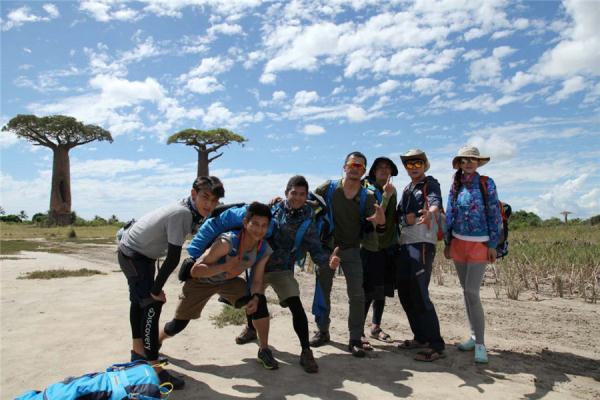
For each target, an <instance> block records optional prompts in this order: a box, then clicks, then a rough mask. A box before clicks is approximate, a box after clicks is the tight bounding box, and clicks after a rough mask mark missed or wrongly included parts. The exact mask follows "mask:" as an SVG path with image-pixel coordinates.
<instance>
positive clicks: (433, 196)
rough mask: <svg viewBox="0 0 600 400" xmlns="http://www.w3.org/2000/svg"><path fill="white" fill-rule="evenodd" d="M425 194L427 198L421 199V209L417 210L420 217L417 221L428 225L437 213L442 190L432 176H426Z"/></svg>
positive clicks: (440, 202)
mask: <svg viewBox="0 0 600 400" xmlns="http://www.w3.org/2000/svg"><path fill="white" fill-rule="evenodd" d="M426 195H427V199H423V209H422V210H419V214H421V217H420V218H419V222H417V223H418V224H426V225H427V226H430V224H431V220H432V219H434V216H435V215H437V213H438V212H439V210H440V209H441V207H442V191H441V189H440V184H439V183H438V181H436V180H435V179H433V178H431V179H430V178H429V177H428V178H427V189H426ZM425 200H427V201H425Z"/></svg>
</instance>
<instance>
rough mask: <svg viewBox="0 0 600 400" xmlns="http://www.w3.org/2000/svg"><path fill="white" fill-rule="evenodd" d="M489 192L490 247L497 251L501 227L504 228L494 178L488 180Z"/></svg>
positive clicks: (487, 216)
mask: <svg viewBox="0 0 600 400" xmlns="http://www.w3.org/2000/svg"><path fill="white" fill-rule="evenodd" d="M487 192H488V207H487V212H486V219H487V226H488V234H489V236H490V241H489V242H488V247H489V248H491V249H495V248H496V246H498V240H499V239H500V227H501V226H502V214H501V213H500V205H499V204H498V192H497V191H496V184H495V183H494V181H493V180H492V178H488V180H487Z"/></svg>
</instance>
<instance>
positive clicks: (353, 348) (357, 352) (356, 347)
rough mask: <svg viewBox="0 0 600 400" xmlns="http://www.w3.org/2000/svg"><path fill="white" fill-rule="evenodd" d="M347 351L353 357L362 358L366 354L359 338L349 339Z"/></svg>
mask: <svg viewBox="0 0 600 400" xmlns="http://www.w3.org/2000/svg"><path fill="white" fill-rule="evenodd" d="M348 351H349V352H350V353H352V355H353V356H354V357H358V358H363V357H364V356H366V355H367V353H365V350H364V349H363V344H362V342H361V341H360V340H351V341H350V343H349V344H348Z"/></svg>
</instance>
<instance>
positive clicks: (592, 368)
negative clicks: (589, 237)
mask: <svg viewBox="0 0 600 400" xmlns="http://www.w3.org/2000/svg"><path fill="white" fill-rule="evenodd" d="M75 250H76V251H75V253H72V254H49V253H39V252H24V253H22V254H21V255H19V256H18V258H19V259H13V257H11V258H10V259H6V260H2V261H0V263H1V267H0V289H1V295H0V297H1V303H0V304H1V308H0V312H1V316H0V322H1V324H2V333H1V337H0V339H1V343H0V346H1V352H2V353H1V362H0V387H1V389H0V390H1V393H0V398H3V399H4V398H13V397H14V396H16V395H18V394H19V393H21V392H23V391H25V390H28V389H32V388H43V387H44V386H46V385H48V384H51V383H54V382H56V381H59V380H62V379H63V378H65V377H66V376H69V375H80V374H83V373H87V372H92V371H99V370H103V369H104V368H106V367H107V366H108V365H110V364H111V363H114V362H120V361H124V360H126V359H127V357H128V351H129V346H130V339H129V326H128V300H127V299H128V296H127V287H126V284H125V280H124V279H123V276H122V274H121V273H120V272H119V271H118V265H117V264H116V261H115V253H114V251H115V248H114V246H98V245H96V246H83V247H81V246H80V247H77V248H76V249H75ZM49 268H67V269H78V268H95V269H99V270H101V271H103V272H106V275H96V276H91V277H84V278H67V279H54V280H48V281H38V280H18V279H16V278H17V276H19V275H20V274H22V273H23V272H27V271H33V270H39V269H49ZM297 277H298V280H299V281H300V283H301V286H302V291H303V301H304V305H305V309H307V310H308V309H309V308H310V307H309V305H310V300H311V296H312V291H313V285H314V278H313V277H312V276H311V275H309V274H307V273H302V272H299V273H298V274H297ZM179 290H180V285H179V283H177V281H176V278H175V277H172V278H171V279H170V280H169V282H168V283H167V285H166V290H165V291H166V293H167V296H168V303H167V304H166V306H165V308H164V311H163V321H167V320H168V319H170V318H171V317H172V315H173V312H174V308H175V306H176V300H177V295H178V293H179ZM431 293H432V299H433V301H434V303H435V305H436V308H437V310H438V314H439V316H440V320H441V321H440V322H441V326H442V333H443V335H444V338H445V339H446V341H447V343H448V344H449V346H448V351H447V354H448V357H447V358H446V359H444V360H440V361H438V362H435V363H431V364H427V363H417V362H415V361H413V360H412V357H413V356H414V354H413V353H412V352H410V351H398V350H395V349H394V346H393V345H389V344H384V343H380V342H376V341H372V344H373V345H375V347H376V349H375V351H374V352H373V353H371V354H370V357H369V358H367V359H362V360H361V359H355V358H353V357H352V356H350V355H349V354H348V353H347V352H346V351H345V344H346V341H347V333H346V315H347V307H348V306H347V299H346V295H345V283H344V278H343V277H336V279H335V282H334V294H333V296H334V297H333V307H332V320H333V322H332V329H331V333H332V339H333V342H332V345H331V346H324V347H322V348H318V349H315V350H314V351H315V356H316V358H317V361H318V363H319V365H320V368H321V372H320V373H319V374H317V375H308V374H306V373H304V372H303V371H302V370H301V368H300V366H299V365H298V354H299V345H298V342H297V339H296V337H295V334H294V331H293V329H292V323H291V317H290V315H289V311H288V310H285V309H281V308H280V307H279V306H277V305H275V304H269V306H270V311H271V313H272V315H273V319H272V320H271V333H270V343H271V345H272V347H273V348H274V354H275V356H276V358H277V359H278V360H279V361H280V364H281V368H280V369H279V370H278V371H266V370H263V369H262V368H261V367H259V365H258V364H257V363H256V362H255V360H254V359H255V356H256V351H257V347H256V345H255V344H248V345H245V346H237V345H235V344H234V342H233V339H234V337H235V335H236V334H237V333H238V331H239V330H240V327H232V326H228V327H225V328H222V329H218V328H215V327H214V326H213V325H212V323H211V322H210V321H209V318H208V316H209V315H212V314H217V313H218V312H219V311H220V308H221V305H220V304H219V303H217V302H216V300H214V299H213V300H211V302H210V303H209V305H208V306H207V308H206V309H205V311H204V315H203V317H202V318H201V319H200V320H198V321H193V322H192V323H191V324H190V326H189V327H188V328H187V329H186V330H185V331H184V332H182V333H181V334H180V335H179V336H178V337H176V338H174V339H173V340H171V341H169V342H166V343H165V345H164V346H163V349H162V350H163V352H164V354H165V355H166V356H168V357H169V359H170V360H171V363H172V365H173V369H174V370H175V371H176V373H178V374H179V375H182V376H184V378H185V379H186V382H187V387H186V390H184V391H181V392H176V393H173V394H172V395H171V399H242V398H259V399H282V398H286V399H342V400H346V399H347V400H354V399H391V398H407V397H411V398H421V399H448V398H450V399H464V398H469V399H470V398H486V399H517V398H526V399H540V398H544V399H546V398H547V399H565V398H576V399H598V398H600V345H598V338H597V336H598V333H599V332H600V305H595V304H586V303H583V302H582V301H581V300H567V299H543V300H542V301H511V300H507V299H505V298H503V299H499V300H498V299H496V298H495V296H494V292H493V290H492V289H491V288H489V287H485V288H483V291H482V297H483V299H484V307H485V310H486V320H487V331H486V341H487V343H488V346H489V348H490V363H489V364H488V365H485V366H475V365H474V364H473V362H472V354H464V353H460V352H458V351H457V350H455V348H454V346H453V345H452V344H453V343H455V342H457V341H459V340H461V339H462V338H463V335H464V334H465V333H466V322H465V317H464V308H463V304H462V295H461V292H460V288H459V287H458V286H457V284H456V280H455V278H454V277H453V276H448V277H446V279H445V286H438V285H436V284H435V283H432V286H431ZM270 297H274V295H273V294H271V295H270ZM524 298H527V295H525V296H524ZM312 320H313V319H312V316H311V315H309V321H310V322H311V329H312V327H314V324H313V323H312ZM383 325H384V328H385V330H386V331H388V332H389V333H390V334H391V335H392V337H393V338H395V339H405V338H408V337H409V329H408V324H407V322H406V318H405V316H404V314H403V312H402V310H401V308H400V307H399V302H398V300H397V299H388V305H387V307H386V311H385V313H384V323H383Z"/></svg>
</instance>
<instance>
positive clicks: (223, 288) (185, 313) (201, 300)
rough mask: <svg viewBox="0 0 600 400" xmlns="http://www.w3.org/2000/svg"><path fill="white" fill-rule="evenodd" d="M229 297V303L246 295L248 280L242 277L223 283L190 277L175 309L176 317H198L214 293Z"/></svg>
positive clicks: (185, 318)
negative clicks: (202, 280) (201, 280)
mask: <svg viewBox="0 0 600 400" xmlns="http://www.w3.org/2000/svg"><path fill="white" fill-rule="evenodd" d="M217 293H218V294H219V296H221V297H224V298H225V299H227V301H228V302H229V304H235V302H236V301H237V300H238V299H240V298H242V297H244V296H245V295H246V281H245V280H243V279H242V278H240V277H236V278H233V279H229V280H226V281H224V282H223V283H204V282H200V281H198V280H196V279H188V280H187V281H185V284H184V285H183V290H182V292H181V294H180V295H179V304H178V305H177V310H175V319H184V320H189V319H198V318H200V314H201V313H202V309H203V308H204V306H205V305H206V303H208V300H210V298H211V297H212V296H213V295H214V294H217Z"/></svg>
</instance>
